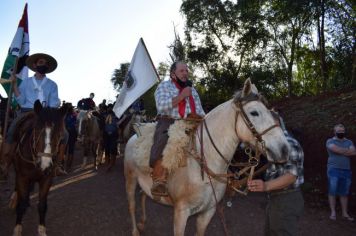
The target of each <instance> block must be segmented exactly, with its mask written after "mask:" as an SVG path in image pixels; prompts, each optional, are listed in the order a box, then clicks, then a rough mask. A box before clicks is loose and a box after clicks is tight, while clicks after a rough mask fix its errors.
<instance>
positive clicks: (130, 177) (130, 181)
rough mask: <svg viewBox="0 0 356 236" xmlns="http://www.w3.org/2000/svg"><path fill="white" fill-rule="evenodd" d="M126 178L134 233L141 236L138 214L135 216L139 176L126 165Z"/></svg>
mask: <svg viewBox="0 0 356 236" xmlns="http://www.w3.org/2000/svg"><path fill="white" fill-rule="evenodd" d="M125 179H126V194H127V200H128V204H129V212H130V216H131V223H132V235H133V236H139V235H140V233H139V231H138V229H137V224H136V216H135V209H136V202H135V191H136V186H137V178H136V176H135V173H134V171H133V170H130V169H129V168H127V167H126V166H125ZM142 228H143V226H142Z"/></svg>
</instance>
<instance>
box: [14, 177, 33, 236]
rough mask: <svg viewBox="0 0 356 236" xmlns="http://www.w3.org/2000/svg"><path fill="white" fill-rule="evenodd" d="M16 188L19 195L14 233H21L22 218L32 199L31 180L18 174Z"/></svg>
mask: <svg viewBox="0 0 356 236" xmlns="http://www.w3.org/2000/svg"><path fill="white" fill-rule="evenodd" d="M16 190H17V195H18V202H17V206H16V226H15V228H14V235H21V231H22V225H21V223H22V218H23V216H24V215H25V213H26V209H27V207H28V206H29V201H30V181H29V180H27V179H26V178H22V177H20V176H19V174H17V175H16Z"/></svg>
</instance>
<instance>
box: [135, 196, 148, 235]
mask: <svg viewBox="0 0 356 236" xmlns="http://www.w3.org/2000/svg"><path fill="white" fill-rule="evenodd" d="M146 198H147V195H146V194H145V192H143V191H142V193H141V210H142V212H141V220H140V222H138V224H137V227H138V229H139V230H140V232H143V230H144V229H145V222H146Z"/></svg>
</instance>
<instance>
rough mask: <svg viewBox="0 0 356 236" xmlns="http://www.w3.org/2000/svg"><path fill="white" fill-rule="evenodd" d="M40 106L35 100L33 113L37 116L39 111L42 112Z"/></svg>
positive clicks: (38, 101)
mask: <svg viewBox="0 0 356 236" xmlns="http://www.w3.org/2000/svg"><path fill="white" fill-rule="evenodd" d="M42 108H43V107H42V104H41V102H40V100H38V99H37V100H36V101H35V104H34V105H33V109H34V110H35V112H36V113H37V114H38V113H40V111H41V110H42Z"/></svg>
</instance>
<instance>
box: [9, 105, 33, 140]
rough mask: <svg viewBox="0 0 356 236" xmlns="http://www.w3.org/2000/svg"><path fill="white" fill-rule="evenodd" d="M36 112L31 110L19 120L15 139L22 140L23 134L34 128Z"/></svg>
mask: <svg viewBox="0 0 356 236" xmlns="http://www.w3.org/2000/svg"><path fill="white" fill-rule="evenodd" d="M35 115H36V113H35V112H33V111H31V112H28V113H26V114H25V115H24V116H23V117H21V119H20V120H19V121H18V122H17V124H16V126H15V129H14V140H17V141H20V139H21V136H22V134H23V133H24V132H29V131H32V130H33V128H34V122H33V120H34V119H35Z"/></svg>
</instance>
